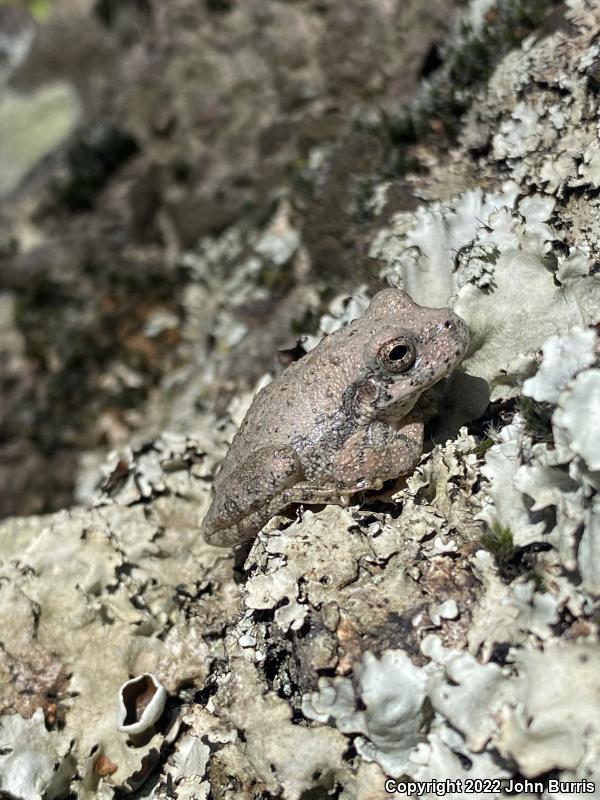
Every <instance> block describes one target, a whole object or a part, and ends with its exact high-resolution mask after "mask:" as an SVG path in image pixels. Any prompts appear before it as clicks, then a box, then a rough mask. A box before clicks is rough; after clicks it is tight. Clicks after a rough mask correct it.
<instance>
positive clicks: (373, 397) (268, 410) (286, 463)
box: [202, 289, 469, 546]
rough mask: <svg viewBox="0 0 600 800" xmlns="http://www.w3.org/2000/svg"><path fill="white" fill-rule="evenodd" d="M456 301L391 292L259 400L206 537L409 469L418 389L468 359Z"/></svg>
mask: <svg viewBox="0 0 600 800" xmlns="http://www.w3.org/2000/svg"><path fill="white" fill-rule="evenodd" d="M468 342H469V333H468V329H467V326H466V324H465V323H464V322H463V320H462V319H461V318H460V317H458V316H457V315H456V314H454V313H453V312H452V311H450V310H449V309H448V308H425V307H423V306H419V305H417V304H416V303H415V302H413V300H412V299H411V298H410V296H409V295H408V294H406V292H404V291H402V290H400V289H385V290H383V291H381V292H379V293H378V294H377V295H376V296H375V297H374V298H373V299H372V300H371V303H370V305H369V307H368V309H367V310H366V311H365V313H364V314H363V316H362V317H360V318H359V319H357V320H354V322H352V323H350V324H349V325H348V326H347V327H345V328H342V329H341V330H338V331H336V332H335V333H332V334H330V335H329V336H326V337H325V338H324V339H323V340H322V341H321V342H320V343H319V344H318V345H317V347H316V348H315V349H314V350H312V351H311V352H310V353H308V354H307V355H305V356H304V357H303V358H301V359H300V360H299V361H296V362H294V363H292V364H290V365H289V366H288V367H287V369H285V371H284V372H283V373H282V374H281V375H280V376H279V377H278V378H276V379H275V380H274V381H273V382H272V383H270V384H269V385H268V386H266V387H265V388H264V389H262V390H261V391H260V392H259V393H258V394H257V396H256V397H255V399H254V402H253V403H252V405H251V407H250V409H249V410H248V413H247V414H246V417H245V418H244V421H243V423H242V425H241V427H240V429H239V431H238V432H237V434H236V435H235V437H234V439H233V441H232V443H231V446H230V448H229V451H228V453H227V456H226V458H225V460H224V462H223V464H222V466H221V468H220V470H219V472H218V473H217V475H216V477H215V481H214V487H213V488H214V497H213V501H212V505H211V506H210V508H209V510H208V513H207V515H206V517H205V519H204V522H203V525H202V532H203V534H204V537H205V539H206V541H208V542H210V543H211V544H216V545H223V546H227V545H234V544H238V543H240V542H243V541H245V540H246V539H251V538H252V537H253V536H255V535H256V534H257V533H258V531H260V529H261V528H262V527H263V526H264V525H265V524H266V522H267V521H268V520H269V519H270V518H271V517H273V516H274V515H275V514H277V513H279V512H280V511H282V510H283V509H284V508H286V507H287V506H289V505H290V504H293V503H309V504H310V503H313V504H314V503H338V504H341V505H346V504H347V503H348V497H349V496H350V495H352V494H354V493H356V492H359V491H362V490H365V489H378V488H381V486H382V484H383V482H384V481H386V480H388V479H389V478H397V477H399V476H400V475H404V474H407V473H409V472H411V471H412V470H413V469H414V467H415V466H416V464H417V463H418V461H419V459H420V457H421V453H422V446H423V423H422V422H421V421H420V420H419V418H418V416H417V415H415V414H414V413H413V414H411V411H412V410H413V407H414V405H415V403H416V402H417V400H418V399H419V396H420V395H421V394H422V393H423V392H424V391H425V390H426V389H428V388H429V387H430V386H431V385H432V384H434V383H435V382H436V381H439V380H440V378H443V377H444V376H445V375H447V374H448V373H449V372H450V371H451V370H452V369H453V368H454V367H455V366H456V365H457V364H458V362H459V361H460V360H461V358H462V357H463V356H464V354H465V351H466V348H467V345H468Z"/></svg>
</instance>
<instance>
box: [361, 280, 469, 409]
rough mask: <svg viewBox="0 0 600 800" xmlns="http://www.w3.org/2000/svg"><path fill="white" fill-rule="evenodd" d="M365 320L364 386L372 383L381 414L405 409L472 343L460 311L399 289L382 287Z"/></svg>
mask: <svg viewBox="0 0 600 800" xmlns="http://www.w3.org/2000/svg"><path fill="white" fill-rule="evenodd" d="M363 319H364V322H365V324H366V325H367V326H368V334H369V337H368V339H367V342H366V345H365V350H364V364H365V367H366V368H365V370H364V372H363V375H364V379H363V380H364V383H363V385H365V384H368V385H369V387H370V390H369V392H368V394H370V405H371V408H372V410H373V411H374V412H375V413H376V414H377V415H384V416H389V417H394V418H400V417H402V416H404V415H405V414H407V413H408V412H409V411H410V410H411V409H412V407H413V406H414V405H415V403H416V402H417V400H418V399H419V397H420V395H421V394H422V393H423V392H424V391H425V390H426V389H428V388H429V387H430V386H432V385H433V384H434V383H436V382H437V381H439V380H440V379H441V378H443V377H444V376H445V375H447V374H448V373H449V372H451V371H452V370H453V369H454V367H456V365H457V364H458V363H459V362H460V360H461V359H462V358H463V356H464V355H465V352H466V350H467V346H468V344H469V330H468V328H467V326H466V324H465V322H464V321H463V320H462V319H461V318H460V317H459V316H458V315H457V314H455V313H454V312H453V311H451V310H450V309H449V308H426V307H424V306H419V305H417V303H415V302H414V301H413V300H412V298H411V297H410V296H409V295H408V294H407V293H406V292H403V291H402V290H400V289H386V290H384V291H382V292H379V294H377V295H376V296H375V297H374V298H373V300H372V301H371V304H370V306H369V308H368V310H367V312H366V314H365V316H364V318H363ZM364 394H365V393H364V390H363V397H364Z"/></svg>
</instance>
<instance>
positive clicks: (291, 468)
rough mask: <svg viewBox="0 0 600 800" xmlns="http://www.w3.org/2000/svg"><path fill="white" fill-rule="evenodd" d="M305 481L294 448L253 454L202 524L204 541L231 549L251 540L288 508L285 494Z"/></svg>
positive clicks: (229, 478)
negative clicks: (272, 518)
mask: <svg viewBox="0 0 600 800" xmlns="http://www.w3.org/2000/svg"><path fill="white" fill-rule="evenodd" d="M303 477H304V475H303V471H302V464H301V463H300V460H299V458H298V456H297V455H296V452H295V451H294V450H293V449H292V448H291V447H270V448H262V449H261V450H257V451H256V452H255V453H252V454H251V455H250V456H248V458H246V459H245V460H244V461H242V462H241V463H240V464H239V465H238V466H237V467H235V468H234V469H233V470H232V471H231V472H230V473H229V474H228V475H227V477H226V479H225V480H224V481H223V485H222V487H221V490H220V492H217V495H216V496H215V498H214V500H213V503H212V505H211V507H210V508H209V510H208V513H207V514H206V517H205V518H204V521H203V523H202V534H203V536H204V538H205V540H206V541H207V542H208V543H209V544H215V545H221V546H223V547H228V546H231V545H235V544H241V543H242V542H245V541H246V540H248V539H252V538H253V537H254V536H256V534H257V533H258V532H259V531H260V529H261V528H262V527H264V525H265V524H266V523H267V522H268V521H269V519H270V518H271V517H273V516H274V515H275V514H277V513H278V512H279V511H281V510H282V509H283V508H285V507H286V506H287V505H289V502H288V501H285V500H284V498H285V496H286V491H287V489H288V488H289V487H292V486H293V485H294V484H297V483H298V482H299V481H301V480H302V478H303ZM291 502H293V501H291Z"/></svg>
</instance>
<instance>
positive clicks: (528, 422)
mask: <svg viewBox="0 0 600 800" xmlns="http://www.w3.org/2000/svg"><path fill="white" fill-rule="evenodd" d="M518 409H519V413H520V414H521V416H522V417H523V419H524V420H525V427H526V429H527V431H528V432H529V433H531V434H533V435H534V436H536V437H538V438H540V437H541V438H543V439H552V438H553V433H552V412H553V410H554V408H553V406H551V405H550V403H539V402H537V401H536V400H532V399H531V398H530V397H525V396H523V397H520V398H519V402H518Z"/></svg>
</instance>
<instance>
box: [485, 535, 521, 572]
mask: <svg viewBox="0 0 600 800" xmlns="http://www.w3.org/2000/svg"><path fill="white" fill-rule="evenodd" d="M481 544H482V545H483V547H485V549H486V550H487V551H488V552H490V553H491V554H492V555H493V557H494V561H495V562H496V564H497V566H498V569H499V570H500V573H501V574H502V575H506V574H507V572H511V569H510V565H511V561H512V559H513V557H514V555H515V545H514V542H513V535H512V531H511V529H510V528H508V527H506V526H504V525H501V524H500V523H499V522H495V523H494V524H493V525H492V527H491V528H487V529H486V530H485V531H484V532H483V534H482V535H481Z"/></svg>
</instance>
